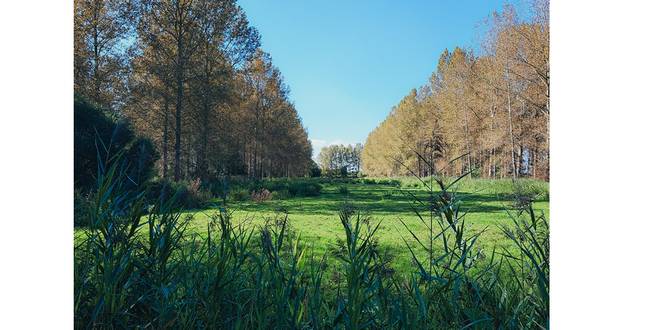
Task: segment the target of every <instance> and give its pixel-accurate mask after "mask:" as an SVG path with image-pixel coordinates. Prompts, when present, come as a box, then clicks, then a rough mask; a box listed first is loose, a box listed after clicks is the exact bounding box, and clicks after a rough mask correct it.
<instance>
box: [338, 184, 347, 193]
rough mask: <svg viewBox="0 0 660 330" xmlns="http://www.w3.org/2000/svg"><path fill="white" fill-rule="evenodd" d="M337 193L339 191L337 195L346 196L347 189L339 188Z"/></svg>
mask: <svg viewBox="0 0 660 330" xmlns="http://www.w3.org/2000/svg"><path fill="white" fill-rule="evenodd" d="M338 191H339V193H340V194H342V195H348V187H346V186H341V187H339V190H338Z"/></svg>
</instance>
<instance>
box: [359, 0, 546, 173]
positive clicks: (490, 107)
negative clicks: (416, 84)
mask: <svg viewBox="0 0 660 330" xmlns="http://www.w3.org/2000/svg"><path fill="white" fill-rule="evenodd" d="M548 17H549V16H548V2H547V1H539V2H536V3H535V6H534V8H533V14H532V16H531V18H530V19H527V20H523V19H521V18H519V15H518V14H517V13H516V12H515V10H514V8H513V7H512V6H507V7H505V10H504V11H503V12H502V13H494V14H493V15H492V16H491V17H490V18H489V20H488V28H489V29H488V33H487V35H485V36H484V38H483V40H484V42H483V47H481V49H480V52H479V54H478V55H477V54H475V51H473V50H470V49H464V48H456V49H454V50H453V51H448V50H445V51H444V52H443V53H442V55H441V56H440V59H439V61H438V65H437V69H436V70H435V72H433V74H432V75H431V78H430V79H429V82H428V83H427V84H426V85H425V86H422V87H421V88H419V89H413V90H412V91H411V92H410V93H409V94H408V95H407V96H406V97H404V98H403V99H402V100H401V101H400V103H399V104H398V105H397V106H396V107H394V108H393V109H392V111H391V112H390V114H389V115H388V116H387V118H386V119H385V120H384V121H383V122H382V123H381V124H380V125H379V126H378V127H377V128H376V129H374V130H373V131H372V132H371V133H370V134H369V136H368V138H367V141H366V143H365V146H364V151H363V153H362V155H363V157H362V170H363V172H364V173H365V174H367V175H375V176H379V175H385V176H397V175H410V174H415V175H419V176H426V175H430V174H433V173H432V168H436V169H442V170H441V171H442V173H439V174H444V175H461V174H466V173H468V172H470V171H471V172H470V175H472V176H480V177H486V178H502V177H514V178H515V177H533V178H539V179H545V180H547V179H548V177H549V171H550V168H549V159H550V153H549V115H550V113H549V109H550V66H549V24H548V22H549V21H548ZM429 160H430V161H429ZM452 160H456V161H452ZM431 164H433V166H431Z"/></svg>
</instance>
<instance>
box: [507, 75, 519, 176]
mask: <svg viewBox="0 0 660 330" xmlns="http://www.w3.org/2000/svg"><path fill="white" fill-rule="evenodd" d="M506 98H507V109H508V112H509V137H510V140H511V141H510V142H511V171H512V172H511V175H512V176H513V178H514V179H515V178H516V172H517V169H516V158H515V145H514V141H513V119H512V118H511V117H512V115H511V84H510V79H509V66H508V64H507V67H506Z"/></svg>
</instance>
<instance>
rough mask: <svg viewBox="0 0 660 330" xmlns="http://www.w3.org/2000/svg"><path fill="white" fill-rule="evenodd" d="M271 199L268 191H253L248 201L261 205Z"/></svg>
mask: <svg viewBox="0 0 660 330" xmlns="http://www.w3.org/2000/svg"><path fill="white" fill-rule="evenodd" d="M272 198H273V196H272V195H271V193H270V191H269V190H268V189H261V190H259V191H253V192H252V194H251V195H250V199H252V201H253V202H257V203H263V202H265V201H269V200H271V199H272Z"/></svg>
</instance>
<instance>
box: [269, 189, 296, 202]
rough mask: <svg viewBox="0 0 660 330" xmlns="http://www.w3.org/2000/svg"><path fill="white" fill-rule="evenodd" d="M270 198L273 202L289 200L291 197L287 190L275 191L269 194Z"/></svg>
mask: <svg viewBox="0 0 660 330" xmlns="http://www.w3.org/2000/svg"><path fill="white" fill-rule="evenodd" d="M271 197H272V198H273V199H275V200H284V199H289V198H290V197H291V195H290V194H289V191H288V190H276V191H273V192H272V193H271Z"/></svg>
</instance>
